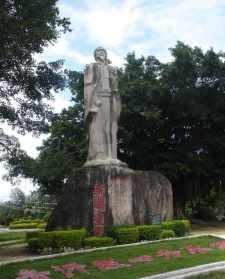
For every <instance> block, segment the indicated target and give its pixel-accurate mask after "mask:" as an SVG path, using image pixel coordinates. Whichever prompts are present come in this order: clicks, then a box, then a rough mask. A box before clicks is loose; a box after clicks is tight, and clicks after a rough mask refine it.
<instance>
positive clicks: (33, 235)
mask: <svg viewBox="0 0 225 279" xmlns="http://www.w3.org/2000/svg"><path fill="white" fill-rule="evenodd" d="M38 235H39V232H38V231H36V232H27V233H26V241H28V240H29V239H31V238H38Z"/></svg>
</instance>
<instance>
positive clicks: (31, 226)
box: [9, 223, 38, 230]
mask: <svg viewBox="0 0 225 279" xmlns="http://www.w3.org/2000/svg"><path fill="white" fill-rule="evenodd" d="M37 225H38V224H37V223H17V224H12V223H10V224H9V228H10V229H14V230H16V229H36V228H37Z"/></svg>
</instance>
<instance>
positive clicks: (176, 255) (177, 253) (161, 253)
mask: <svg viewBox="0 0 225 279" xmlns="http://www.w3.org/2000/svg"><path fill="white" fill-rule="evenodd" d="M156 256H157V257H165V258H167V259H170V258H179V257H181V252H180V251H179V250H175V251H169V250H159V251H158V252H157V254H156Z"/></svg>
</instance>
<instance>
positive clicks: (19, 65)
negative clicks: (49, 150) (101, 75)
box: [0, 0, 69, 152]
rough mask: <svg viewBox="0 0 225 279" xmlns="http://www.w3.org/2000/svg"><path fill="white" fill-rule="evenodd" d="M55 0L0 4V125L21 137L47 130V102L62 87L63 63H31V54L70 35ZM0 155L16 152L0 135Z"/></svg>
mask: <svg viewBox="0 0 225 279" xmlns="http://www.w3.org/2000/svg"><path fill="white" fill-rule="evenodd" d="M56 4H57V0H35V1H26V0H4V1H0V19H1V20H0V45H1V48H0V121H1V122H2V123H7V124H8V125H10V126H11V127H13V128H16V130H17V131H18V132H20V133H25V132H34V133H39V132H42V131H43V132H46V131H47V126H48V125H47V121H48V120H49V119H51V117H52V112H51V111H52V110H51V109H50V107H49V105H48V104H47V102H46V101H48V100H50V99H52V93H51V92H52V90H54V91H58V90H61V89H63V88H64V86H65V77H64V73H63V71H62V69H61V66H62V63H63V61H61V60H59V61H55V62H51V63H47V62H44V61H41V62H38V63H37V62H36V60H35V55H37V54H38V53H41V52H43V50H44V47H46V46H48V45H49V44H53V43H54V42H55V41H56V40H57V38H58V37H59V36H60V34H61V33H63V32H66V31H69V20H68V19H67V18H61V17H60V15H59V10H58V7H57V6H56ZM0 147H1V149H0V150H1V151H11V152H12V150H14V149H15V148H18V143H17V142H16V139H15V138H13V139H12V138H11V139H10V138H9V137H8V136H7V135H6V134H5V133H4V131H2V130H1V134H0Z"/></svg>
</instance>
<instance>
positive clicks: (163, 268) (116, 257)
mask: <svg viewBox="0 0 225 279" xmlns="http://www.w3.org/2000/svg"><path fill="white" fill-rule="evenodd" d="M221 245H224V244H223V242H221V241H219V240H218V239H217V238H212V237H200V238H193V239H191V238H188V239H180V240H172V241H162V242H157V243H150V244H142V245H135V246H130V247H116V248H114V249H107V250H104V251H103V250H102V251H95V252H89V253H80V254H78V253H77V254H75V255H70V256H64V257H58V258H55V259H46V260H38V261H34V262H26V263H17V264H11V265H10V266H2V267H0V278H4V279H13V278H14V279H15V278H17V279H18V278H19V279H24V278H26V279H36V278H39V277H35V276H37V275H39V273H40V272H41V273H40V276H45V277H43V278H44V279H49V278H51V279H56V278H80V279H85V278H89V277H90V278H104V279H111V278H114V277H117V278H118V279H119V278H123V279H128V278H129V279H132V278H139V277H144V276H148V275H152V274H157V273H162V272H167V271H172V270H177V269H179V268H185V267H191V266H196V265H200V264H206V263H210V262H215V261H221V260H225V254H224V250H221V249H220V248H221ZM25 271H26V272H27V273H24V272H25ZM29 272H30V273H29ZM24 274H25V275H24ZM28 275H29V276H30V277H28ZM22 276H27V277H22ZM32 276H33V277H32ZM40 278H41V279H42V277H40ZM40 278H39V279H40Z"/></svg>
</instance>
